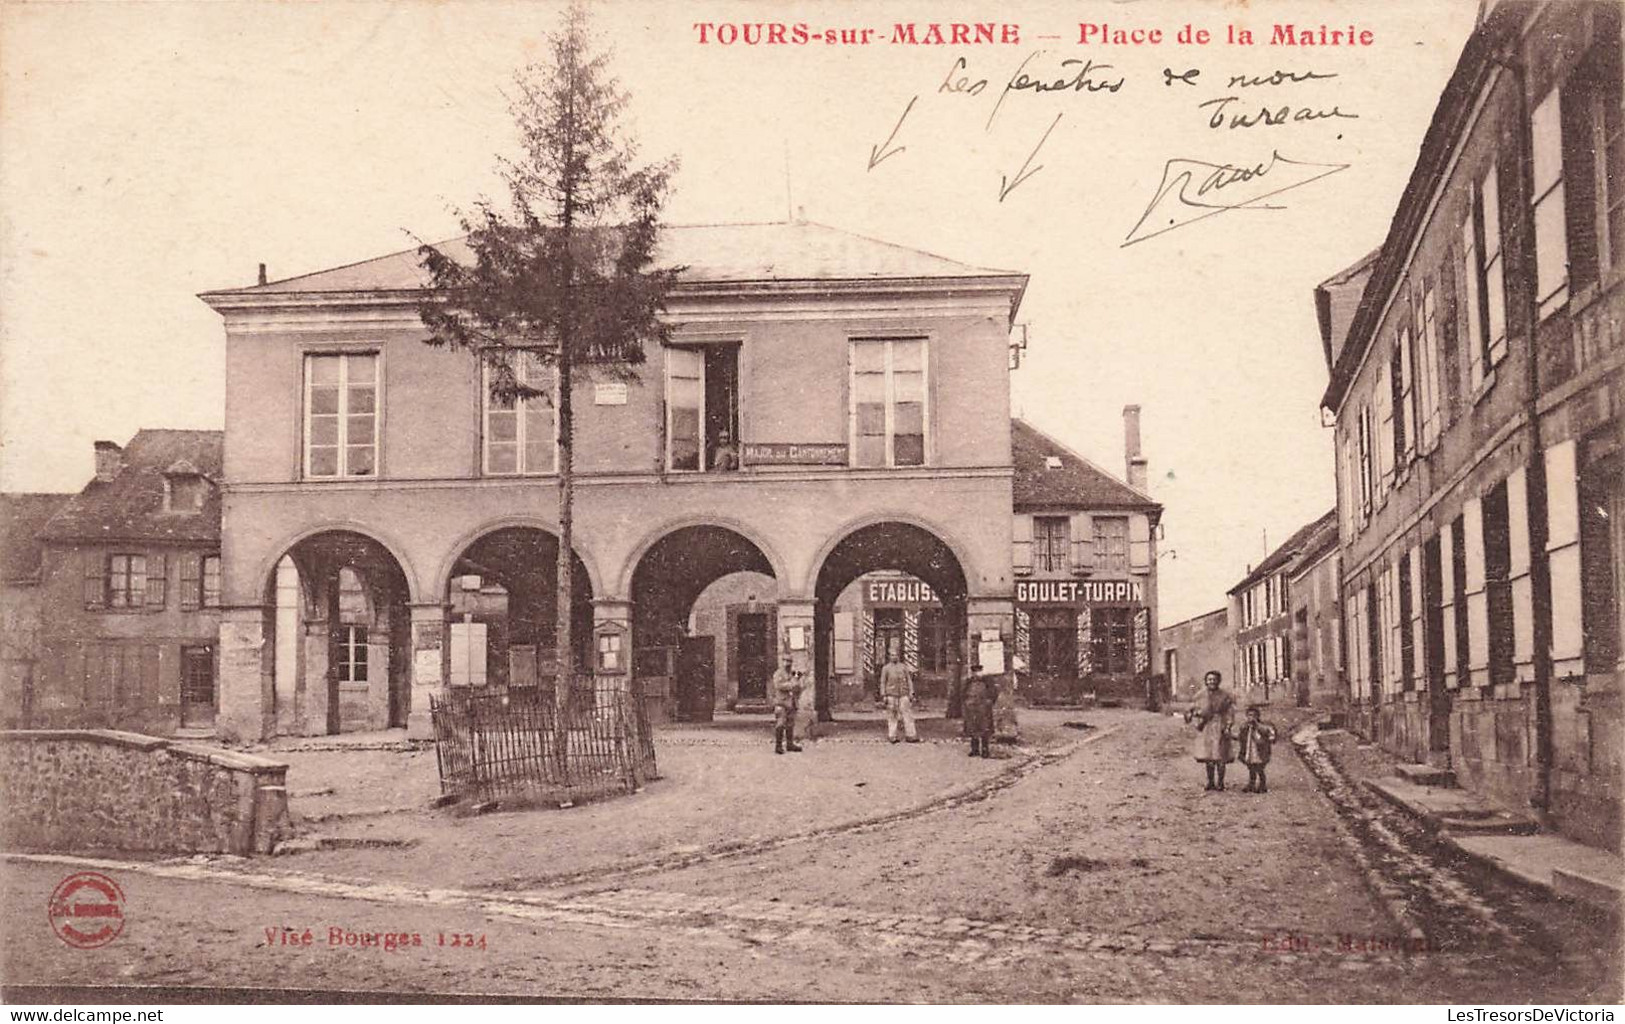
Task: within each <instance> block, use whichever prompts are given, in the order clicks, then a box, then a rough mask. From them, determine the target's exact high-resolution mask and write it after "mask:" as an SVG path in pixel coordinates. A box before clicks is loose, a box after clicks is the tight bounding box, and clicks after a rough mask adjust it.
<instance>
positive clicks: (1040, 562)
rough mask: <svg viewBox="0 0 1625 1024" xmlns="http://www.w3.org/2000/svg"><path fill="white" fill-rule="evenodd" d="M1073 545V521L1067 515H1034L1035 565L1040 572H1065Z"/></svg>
mask: <svg viewBox="0 0 1625 1024" xmlns="http://www.w3.org/2000/svg"><path fill="white" fill-rule="evenodd" d="M1071 545H1072V521H1071V520H1070V519H1069V518H1068V517H1066V516H1033V566H1034V567H1035V568H1036V569H1037V570H1038V571H1039V572H1065V571H1066V567H1067V562H1068V558H1067V549H1068V548H1070V547H1071Z"/></svg>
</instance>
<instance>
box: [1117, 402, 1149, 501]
mask: <svg viewBox="0 0 1625 1024" xmlns="http://www.w3.org/2000/svg"><path fill="white" fill-rule="evenodd" d="M1123 458H1124V461H1125V463H1126V464H1127V467H1128V476H1127V480H1128V485H1129V486H1130V487H1132V488H1134V489H1135V490H1137V491H1141V492H1145V493H1149V491H1148V490H1147V480H1146V461H1145V457H1144V456H1143V455H1141V454H1140V407H1139V406H1137V405H1125V406H1123Z"/></svg>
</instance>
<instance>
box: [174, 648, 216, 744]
mask: <svg viewBox="0 0 1625 1024" xmlns="http://www.w3.org/2000/svg"><path fill="white" fill-rule="evenodd" d="M181 728H183V729H212V728H214V648H213V647H212V646H210V645H209V644H199V645H198V646H196V647H182V648H181Z"/></svg>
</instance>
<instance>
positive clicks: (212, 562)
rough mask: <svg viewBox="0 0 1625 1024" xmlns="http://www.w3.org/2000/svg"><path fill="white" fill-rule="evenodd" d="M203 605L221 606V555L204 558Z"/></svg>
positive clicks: (207, 606)
mask: <svg viewBox="0 0 1625 1024" xmlns="http://www.w3.org/2000/svg"><path fill="white" fill-rule="evenodd" d="M203 607H205V608H218V607H220V556H219V555H208V556H206V557H205V558H204V559H203Z"/></svg>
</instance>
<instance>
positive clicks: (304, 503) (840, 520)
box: [202, 222, 1153, 739]
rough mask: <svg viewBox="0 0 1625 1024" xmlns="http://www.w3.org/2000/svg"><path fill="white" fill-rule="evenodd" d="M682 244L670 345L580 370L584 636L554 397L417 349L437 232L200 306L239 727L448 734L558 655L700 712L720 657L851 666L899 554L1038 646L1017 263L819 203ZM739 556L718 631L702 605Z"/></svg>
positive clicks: (676, 246) (248, 731) (912, 570)
mask: <svg viewBox="0 0 1625 1024" xmlns="http://www.w3.org/2000/svg"><path fill="white" fill-rule="evenodd" d="M662 246H663V248H662V253H661V259H662V261H663V262H665V263H667V264H668V265H678V266H683V267H685V268H686V270H685V271H684V272H683V274H682V275H681V277H680V279H679V282H678V284H677V287H676V289H675V291H674V293H673V294H672V295H671V297H670V299H669V301H668V304H667V314H666V315H667V316H668V318H669V320H670V323H671V325H672V329H673V330H672V336H671V339H670V342H669V343H668V344H666V345H663V346H656V347H654V348H653V349H652V350H650V351H649V352H648V362H647V364H646V365H645V366H644V367H643V368H642V370H641V373H640V377H639V379H637V380H635V381H632V382H630V383H627V382H621V381H598V382H594V381H590V380H584V381H580V382H579V383H578V392H577V394H576V396H575V409H576V425H577V431H576V439H575V440H576V444H575V450H574V452H575V467H576V471H577V477H576V492H575V494H576V505H575V522H574V538H575V542H574V547H575V549H576V550H575V551H574V552H573V555H574V556H575V581H576V584H577V586H576V594H577V597H576V603H575V607H574V608H573V609H572V612H573V614H574V615H575V616H576V623H577V626H576V629H575V630H574V635H575V637H576V638H577V644H576V649H575V650H573V651H569V652H564V653H563V654H562V655H560V654H559V653H558V652H556V651H555V637H554V619H555V614H554V607H555V602H556V600H557V594H558V587H557V586H556V585H555V584H556V582H557V581H556V579H555V569H554V566H555V564H556V553H557V544H558V539H557V538H558V524H557V521H556V509H557V501H556V492H557V487H556V473H555V467H556V466H557V454H558V452H557V440H556V437H555V434H556V426H555V422H554V418H553V413H552V406H551V404H550V403H549V402H547V401H545V400H529V401H523V402H520V403H518V404H517V405H498V404H495V403H493V402H491V401H490V400H489V398H488V391H487V388H486V386H485V381H484V379H483V376H482V372H481V367H480V363H479V361H478V360H477V359H476V358H475V356H473V355H472V354H468V353H452V352H447V351H443V350H438V349H433V348H430V347H429V346H427V345H425V344H423V339H424V337H425V335H426V332H425V330H424V328H423V325H422V324H421V322H420V321H419V318H418V312H417V304H418V302H419V301H420V299H422V298H423V297H425V295H426V294H427V292H426V291H425V289H426V288H427V286H428V280H427V278H426V275H425V274H424V272H423V271H422V269H421V268H420V266H419V264H418V257H417V254H416V252H415V251H407V252H402V253H396V254H394V255H390V256H385V257H382V258H379V259H374V260H370V261H366V262H362V263H357V264H354V265H351V266H347V267H342V268H338V269H335V270H329V271H323V272H320V273H315V274H309V275H305V276H302V277H296V278H292V279H289V280H284V281H277V282H271V283H264V284H261V285H258V286H253V287H247V288H237V289H230V290H224V291H216V292H210V293H207V294H205V295H204V296H202V298H203V300H204V301H205V302H207V303H208V304H209V305H210V306H211V307H212V308H214V309H215V310H216V311H218V312H219V313H220V314H221V315H222V317H223V319H224V327H225V345H226V357H225V359H226V393H227V403H226V408H227V421H226V431H225V435H226V437H225V465H224V484H225V488H226V492H227V494H228V496H229V497H228V501H227V503H226V506H225V523H224V533H225V547H224V551H223V554H224V577H223V586H224V604H225V606H226V607H225V609H224V613H223V618H224V621H223V623H222V627H221V641H220V642H221V648H222V658H221V680H222V684H221V685H222V689H221V715H220V729H221V732H222V734H223V735H228V736H235V737H247V738H254V739H257V738H260V737H265V736H271V735H276V734H303V733H321V732H337V731H349V730H359V729H374V728H382V727H385V726H391V725H407V726H408V727H409V728H411V729H414V730H418V731H427V723H428V698H429V696H430V695H431V694H433V693H437V692H439V691H440V690H441V688H442V687H446V686H449V685H462V684H467V685H479V684H481V683H482V682H483V683H486V684H490V683H493V682H495V683H507V684H508V685H514V686H525V685H540V686H550V685H552V682H553V680H554V679H555V678H557V676H558V667H559V664H560V663H561V662H563V663H564V665H565V666H566V667H571V666H573V667H574V668H576V669H578V670H582V671H587V672H591V673H592V674H593V675H594V676H596V677H597V678H598V679H599V680H600V681H605V682H609V681H617V680H625V679H627V678H628V676H629V675H630V676H636V677H637V678H638V679H639V680H640V681H641V683H642V692H643V693H644V695H645V697H646V698H648V699H649V700H650V701H651V703H653V704H655V705H656V706H657V707H658V708H659V709H660V710H662V711H664V712H666V713H669V714H681V715H684V716H685V717H706V716H709V715H710V714H711V713H713V711H714V709H715V708H716V706H717V704H718V703H719V694H718V692H717V669H716V666H717V664H718V662H719V661H721V660H724V659H728V658H733V659H735V660H737V661H738V662H740V663H741V664H743V663H745V662H747V661H748V662H749V664H750V666H751V667H750V669H749V671H748V672H746V673H744V675H743V676H742V677H741V678H740V679H739V686H740V688H741V690H742V691H745V690H747V688H748V692H742V693H741V694H740V696H754V695H755V691H756V690H757V689H759V688H761V687H762V686H763V684H764V680H763V678H762V672H763V671H764V665H765V664H766V663H767V662H768V660H769V659H770V658H776V657H777V656H778V655H780V654H784V653H788V654H791V655H792V656H794V657H795V658H797V659H798V660H800V661H802V663H803V664H805V665H806V666H807V667H808V668H810V669H812V671H813V674H814V675H815V676H816V677H817V678H818V679H820V680H826V681H827V680H829V679H830V678H831V677H832V676H834V675H836V674H837V673H836V666H835V665H834V664H832V659H833V658H834V657H835V656H836V655H835V652H836V650H837V649H838V645H837V644H836V643H835V637H836V636H837V635H838V633H839V630H840V628H841V627H840V623H839V621H838V620H837V617H836V604H837V600H838V598H839V596H840V595H841V593H842V592H843V591H845V590H846V589H847V588H848V586H849V585H851V584H852V583H853V582H854V581H855V580H857V579H859V578H860V577H863V576H865V575H867V574H870V573H874V572H877V571H882V570H891V571H896V572H901V573H906V574H908V575H909V576H911V577H913V578H914V579H917V580H920V581H922V582H923V583H925V584H926V585H928V586H929V587H930V588H931V591H932V592H933V594H935V595H936V597H937V598H938V600H939V601H940V602H941V605H942V607H943V610H944V618H945V621H946V625H945V627H944V629H945V630H946V632H947V633H949V634H950V635H951V636H952V637H953V638H954V639H955V640H956V641H959V642H966V643H968V642H970V641H971V640H972V639H975V640H976V641H978V642H980V641H981V640H982V638H984V637H987V636H992V637H995V638H1001V639H1007V640H1008V642H1009V643H1010V644H1014V643H1016V642H1017V637H1016V621H1015V604H1014V602H1013V601H1012V590H1013V577H1012V569H1011V567H1012V554H1011V551H1012V532H1011V509H1012V491H1011V486H1012V484H1011V481H1012V475H1013V470H1012V468H1011V430H1010V406H1009V367H1010V354H1009V348H1010V327H1011V324H1012V322H1013V320H1014V317H1015V315H1016V310H1017V308H1018V307H1019V304H1020V302H1021V298H1022V294H1023V292H1024V289H1025V287H1026V283H1027V278H1026V277H1025V275H1022V274H1020V273H1014V272H1010V271H1003V270H990V269H984V268H980V267H976V266H972V265H969V264H965V263H960V262H957V261H955V260H950V259H946V258H943V257H940V256H934V255H931V254H928V253H924V252H919V251H916V250H913V249H908V248H905V247H902V246H897V245H891V244H888V243H884V242H878V241H875V240H872V239H869V238H865V237H862V236H860V235H856V234H852V233H849V232H845V231H840V230H837V229H834V228H830V227H825V226H822V225H817V224H809V223H804V222H795V223H780V224H744V225H711V226H695V227H670V228H667V229H665V230H664V232H663V235H662ZM444 248H445V249H447V250H448V251H452V252H463V251H466V246H464V244H463V243H461V242H454V243H449V244H448V245H446V246H445V247H444ZM522 372H523V373H524V374H526V375H527V377H528V379H529V380H530V381H531V383H532V384H533V385H534V384H540V385H541V386H543V387H546V386H547V381H548V380H549V379H550V372H549V371H548V370H547V369H546V368H545V367H543V366H540V365H527V366H526V367H525V368H524V369H523V370H522ZM1136 500H1138V499H1136ZM1124 511H1125V512H1130V513H1131V514H1132V510H1129V509H1125V510H1124ZM1138 514H1140V515H1142V516H1143V515H1144V514H1145V513H1144V512H1143V511H1141V512H1139V513H1138ZM1130 528H1131V529H1133V527H1130ZM1133 537H1134V538H1135V540H1131V541H1130V543H1138V544H1139V547H1137V548H1134V549H1133V550H1135V551H1139V552H1146V551H1149V538H1148V536H1141V535H1140V534H1138V533H1136V534H1134V535H1133ZM1016 547H1017V548H1018V549H1023V548H1025V549H1028V550H1030V542H1028V543H1027V544H1017V545H1016ZM1135 565H1136V566H1140V565H1141V563H1140V562H1138V561H1137V562H1136V563H1135ZM740 573H753V574H755V577H756V578H755V580H754V582H753V583H752V584H750V585H749V586H746V587H745V588H743V589H742V590H741V592H740V593H739V594H737V595H735V598H733V599H730V602H729V603H730V604H731V605H737V607H730V608H728V609H726V611H725V614H727V615H730V616H732V617H733V621H734V632H735V635H736V639H737V643H738V648H739V649H736V650H733V651H719V650H718V649H717V635H718V634H717V632H716V631H715V628H716V627H715V626H711V627H709V628H710V629H711V630H712V632H711V633H710V634H709V635H694V634H693V633H692V632H691V627H693V626H694V623H693V620H692V614H691V613H692V612H693V610H694V606H695V603H696V600H697V599H698V598H699V597H700V595H701V594H702V593H703V592H704V591H705V590H706V588H707V587H709V586H710V585H711V584H712V583H713V582H715V581H717V580H720V579H722V578H724V577H728V576H732V575H734V574H740ZM1122 575H1123V576H1124V577H1125V579H1133V580H1136V581H1139V580H1143V578H1144V577H1143V575H1140V574H1137V573H1136V572H1135V571H1134V569H1133V568H1132V567H1131V568H1130V569H1129V570H1126V571H1125V572H1123V573H1122ZM769 584H771V585H769ZM1142 586H1143V584H1142ZM1152 596H1153V595H1151V594H1147V593H1145V592H1144V591H1143V590H1142V600H1144V601H1146V602H1149V601H1150V600H1151V599H1152ZM747 639H748V642H747ZM832 689H833V688H832V687H831V686H829V685H827V684H825V685H820V686H818V687H817V688H816V689H815V693H814V695H813V697H812V702H813V704H814V705H815V706H816V707H817V708H818V709H819V710H820V711H825V710H827V709H828V707H829V704H830V700H831V697H832Z"/></svg>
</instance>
